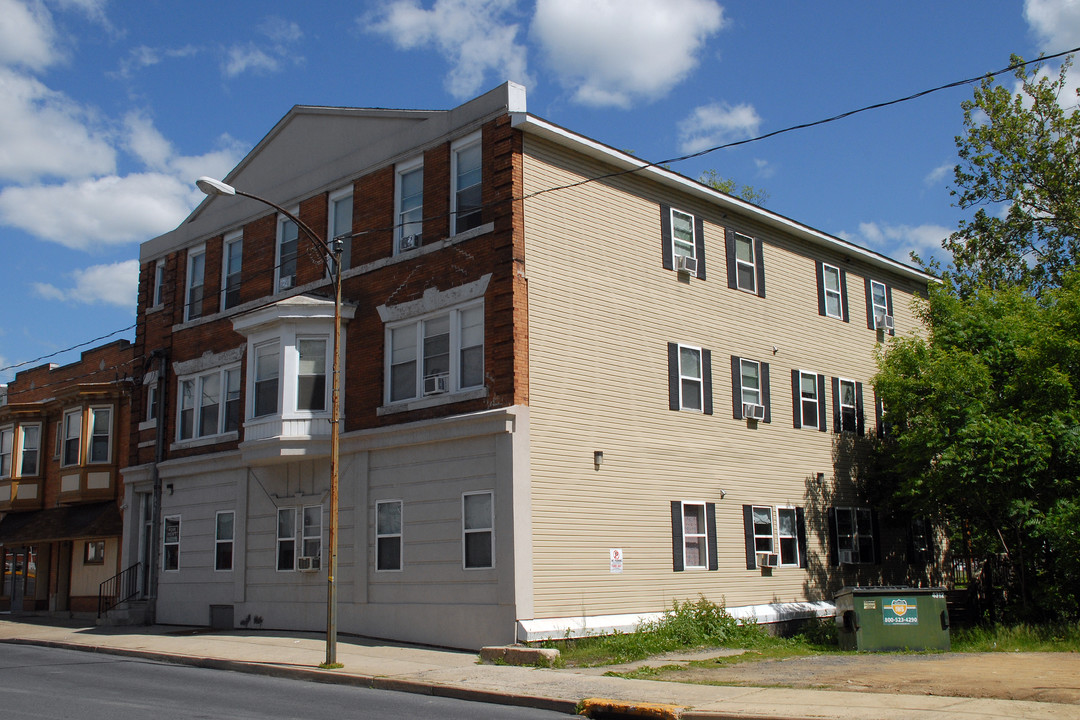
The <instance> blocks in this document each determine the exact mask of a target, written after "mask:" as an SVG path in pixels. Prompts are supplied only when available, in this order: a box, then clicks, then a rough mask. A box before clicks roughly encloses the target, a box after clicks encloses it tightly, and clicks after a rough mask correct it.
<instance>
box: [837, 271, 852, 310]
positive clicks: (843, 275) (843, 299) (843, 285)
mask: <svg viewBox="0 0 1080 720" xmlns="http://www.w3.org/2000/svg"><path fill="white" fill-rule="evenodd" d="M840 314H841V315H843V317H844V322H849V321H850V320H851V318H850V317H849V316H848V306H847V271H846V270H841V271H840Z"/></svg>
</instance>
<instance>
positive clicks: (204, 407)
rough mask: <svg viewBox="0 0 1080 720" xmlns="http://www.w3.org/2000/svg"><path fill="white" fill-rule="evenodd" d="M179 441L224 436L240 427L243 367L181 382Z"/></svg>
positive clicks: (219, 370) (225, 369)
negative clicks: (241, 369)
mask: <svg viewBox="0 0 1080 720" xmlns="http://www.w3.org/2000/svg"><path fill="white" fill-rule="evenodd" d="M179 405H180V407H179V412H180V422H179V423H178V433H177V435H178V438H179V439H180V440H190V439H192V438H200V437H208V436H212V435H220V434H222V433H226V432H232V431H235V430H238V429H239V427H240V368H239V367H230V368H223V369H217V370H214V371H213V372H208V373H204V374H202V375H199V376H197V377H193V378H183V379H181V380H180V403H179Z"/></svg>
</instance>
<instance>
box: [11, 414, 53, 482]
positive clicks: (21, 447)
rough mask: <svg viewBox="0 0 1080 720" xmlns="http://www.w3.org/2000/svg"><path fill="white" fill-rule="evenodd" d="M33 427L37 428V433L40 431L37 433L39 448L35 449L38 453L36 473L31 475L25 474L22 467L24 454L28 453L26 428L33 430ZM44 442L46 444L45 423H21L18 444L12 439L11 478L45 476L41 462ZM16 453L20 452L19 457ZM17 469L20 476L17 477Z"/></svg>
mask: <svg viewBox="0 0 1080 720" xmlns="http://www.w3.org/2000/svg"><path fill="white" fill-rule="evenodd" d="M31 427H36V428H37V431H38V433H37V434H38V446H37V447H36V448H34V451H35V452H37V465H36V467H35V468H34V472H32V473H29V474H24V473H23V468H22V466H23V453H25V452H26V428H31ZM44 442H45V428H44V423H42V422H28V423H19V432H18V443H16V442H15V439H14V438H12V448H11V450H12V458H11V476H12V477H19V478H24V477H28V478H33V477H38V476H41V475H44V473H43V472H42V470H44V465H43V464H42V462H41V461H42V457H41V446H42V445H43V444H44ZM16 451H18V455H17V457H16V454H15V453H16ZM16 463H18V464H16ZM16 468H18V475H17V476H16V474H15V469H16Z"/></svg>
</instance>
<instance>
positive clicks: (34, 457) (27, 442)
mask: <svg viewBox="0 0 1080 720" xmlns="http://www.w3.org/2000/svg"><path fill="white" fill-rule="evenodd" d="M19 431H20V433H21V434H22V442H21V446H20V448H19V476H20V477H33V476H34V475H37V474H38V468H39V463H38V459H39V457H40V451H41V425H22V426H20V427H19ZM0 434H2V433H0ZM0 445H3V441H2V440H0ZM2 452H3V451H2V450H0V456H2ZM0 465H3V458H2V457H0ZM3 475H4V473H3V472H2V470H0V477H3Z"/></svg>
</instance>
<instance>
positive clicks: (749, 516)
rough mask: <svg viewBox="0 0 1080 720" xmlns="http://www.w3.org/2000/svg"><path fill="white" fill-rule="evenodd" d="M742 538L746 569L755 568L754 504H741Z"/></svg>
mask: <svg viewBox="0 0 1080 720" xmlns="http://www.w3.org/2000/svg"><path fill="white" fill-rule="evenodd" d="M742 522H743V540H744V542H745V544H746V569H747V570H757V548H756V547H755V546H754V506H753V505H743V506H742Z"/></svg>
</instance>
